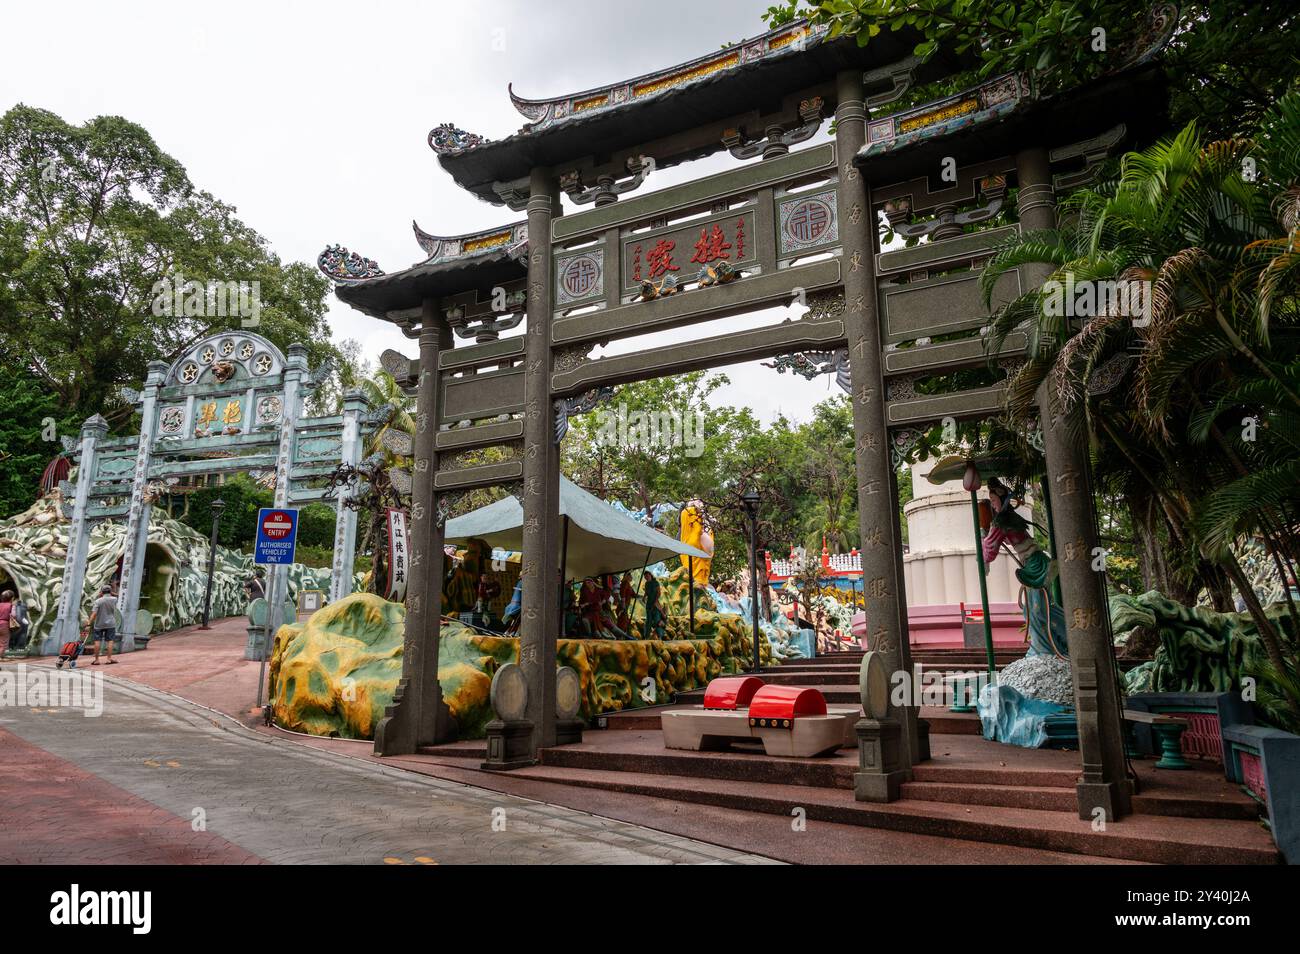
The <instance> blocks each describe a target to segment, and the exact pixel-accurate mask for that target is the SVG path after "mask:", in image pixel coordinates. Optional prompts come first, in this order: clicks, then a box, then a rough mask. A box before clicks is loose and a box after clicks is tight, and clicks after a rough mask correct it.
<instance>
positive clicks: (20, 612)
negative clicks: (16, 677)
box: [0, 590, 32, 652]
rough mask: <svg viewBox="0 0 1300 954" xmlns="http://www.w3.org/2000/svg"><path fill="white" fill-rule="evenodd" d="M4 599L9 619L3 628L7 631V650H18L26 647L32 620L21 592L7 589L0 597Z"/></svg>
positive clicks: (0, 599)
mask: <svg viewBox="0 0 1300 954" xmlns="http://www.w3.org/2000/svg"><path fill="white" fill-rule="evenodd" d="M5 600H7V601H8V603H9V620H8V622H6V623H5V629H7V630H8V631H9V652H19V651H20V650H23V649H26V648H27V633H28V630H29V629H30V628H31V621H32V620H31V617H30V616H29V615H28V614H27V604H26V603H25V602H24V601H23V597H22V594H21V593H15V592H14V591H13V590H8V591H6V592H5V594H4V596H3V597H0V602H3V601H5Z"/></svg>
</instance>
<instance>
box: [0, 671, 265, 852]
mask: <svg viewBox="0 0 1300 954" xmlns="http://www.w3.org/2000/svg"><path fill="white" fill-rule="evenodd" d="M114 668H120V667H114ZM0 765H3V766H4V767H5V768H4V773H5V786H4V787H5V791H6V794H7V797H6V798H4V799H0V832H22V837H21V838H4V839H0V864H6V865H29V864H65V865H73V864H75V865H95V864H113V865H165V864H189V865H192V864H227V865H242V864H261V863H262V860H261V859H260V858H258V857H257V856H256V855H253V854H250V853H249V852H247V851H245V850H244V849H243V848H240V847H239V846H238V845H233V844H231V843H230V842H228V841H226V840H225V839H224V838H221V837H219V836H217V835H213V834H209V833H208V832H206V831H194V830H193V828H192V826H191V822H190V819H188V818H180V817H178V816H176V815H173V814H172V813H171V812H168V811H164V810H163V809H161V808H158V807H157V806H155V805H152V804H150V803H149V802H147V801H145V800H144V799H142V798H137V797H136V796H134V795H132V794H131V793H130V792H126V791H124V790H122V789H120V788H118V787H117V786H116V785H112V784H110V783H108V782H106V781H104V780H103V779H102V778H100V777H99V776H97V775H94V774H92V773H90V772H87V771H84V770H83V769H80V768H78V767H77V766H76V765H73V764H72V763H71V762H68V761H66V760H64V759H61V758H57V757H56V756H53V755H51V754H50V753H48V752H46V751H45V750H44V749H41V748H37V747H36V746H34V745H29V744H28V743H27V742H24V741H23V740H22V739H20V738H18V737H17V736H16V735H14V734H13V733H11V732H7V731H5V730H4V729H0Z"/></svg>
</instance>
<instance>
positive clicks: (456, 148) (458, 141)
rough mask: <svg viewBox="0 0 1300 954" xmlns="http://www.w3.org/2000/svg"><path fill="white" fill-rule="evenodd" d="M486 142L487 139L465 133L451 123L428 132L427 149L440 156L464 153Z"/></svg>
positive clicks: (475, 134)
mask: <svg viewBox="0 0 1300 954" xmlns="http://www.w3.org/2000/svg"><path fill="white" fill-rule="evenodd" d="M488 141H489V140H488V139H487V138H485V137H483V136H480V135H478V134H477V133H472V132H466V131H465V130H464V129H461V128H460V127H459V126H454V125H452V124H451V123H443V124H442V125H441V126H435V127H434V128H433V129H431V130H429V148H430V149H432V150H433V151H434V152H436V153H437V154H438V155H440V156H442V155H446V154H448V153H453V152H464V151H465V150H466V149H473V148H474V147H475V146H481V145H483V144H484V143H485V142H488Z"/></svg>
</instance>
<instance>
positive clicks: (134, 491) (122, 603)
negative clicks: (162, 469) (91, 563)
mask: <svg viewBox="0 0 1300 954" xmlns="http://www.w3.org/2000/svg"><path fill="white" fill-rule="evenodd" d="M168 367H169V366H168V364H167V362H165V361H150V362H149V374H148V376H147V377H146V378H145V380H144V390H143V391H142V392H141V393H140V443H139V445H138V447H137V450H136V457H135V472H134V475H133V476H132V479H131V503H130V508H131V509H130V510H129V511H128V517H127V522H126V540H125V550H124V551H123V554H122V580H121V583H120V584H119V586H118V591H117V610H118V612H119V613H121V614H122V632H121V636H122V651H123V652H130V651H131V650H133V649H135V648H136V642H137V641H138V642H141V643H146V644H147V643H148V641H149V637H148V635H147V634H144V635H141V634H139V633H137V632H136V631H135V630H136V625H135V616H136V613H137V612H139V610H140V584H141V582H142V581H143V578H144V556H145V550H146V549H147V548H148V546H149V517H150V514H151V513H152V512H153V504H152V502H151V501H150V500H148V499H147V498H146V495H147V491H148V486H149V463H150V461H151V459H152V457H153V442H154V436H155V435H156V434H157V430H158V421H157V417H158V413H157V406H158V389H159V388H161V387H162V383H163V381H164V380H165V379H166V377H167V370H168ZM141 648H143V646H142V647H141Z"/></svg>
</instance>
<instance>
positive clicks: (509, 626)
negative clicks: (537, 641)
mask: <svg viewBox="0 0 1300 954" xmlns="http://www.w3.org/2000/svg"><path fill="white" fill-rule="evenodd" d="M569 598H570V602H572V598H573V595H572V593H570V595H569ZM523 610H524V578H523V577H522V576H521V577H520V578H519V579H518V580H516V581H515V590H514V592H513V593H511V594H510V602H509V603H508V604H506V609H505V612H504V613H502V614H501V622H502V623H504V624H505V634H506V635H507V636H513V635H514V634H515V633H517V632H519V620H520V618H521V617H522V615H523Z"/></svg>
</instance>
